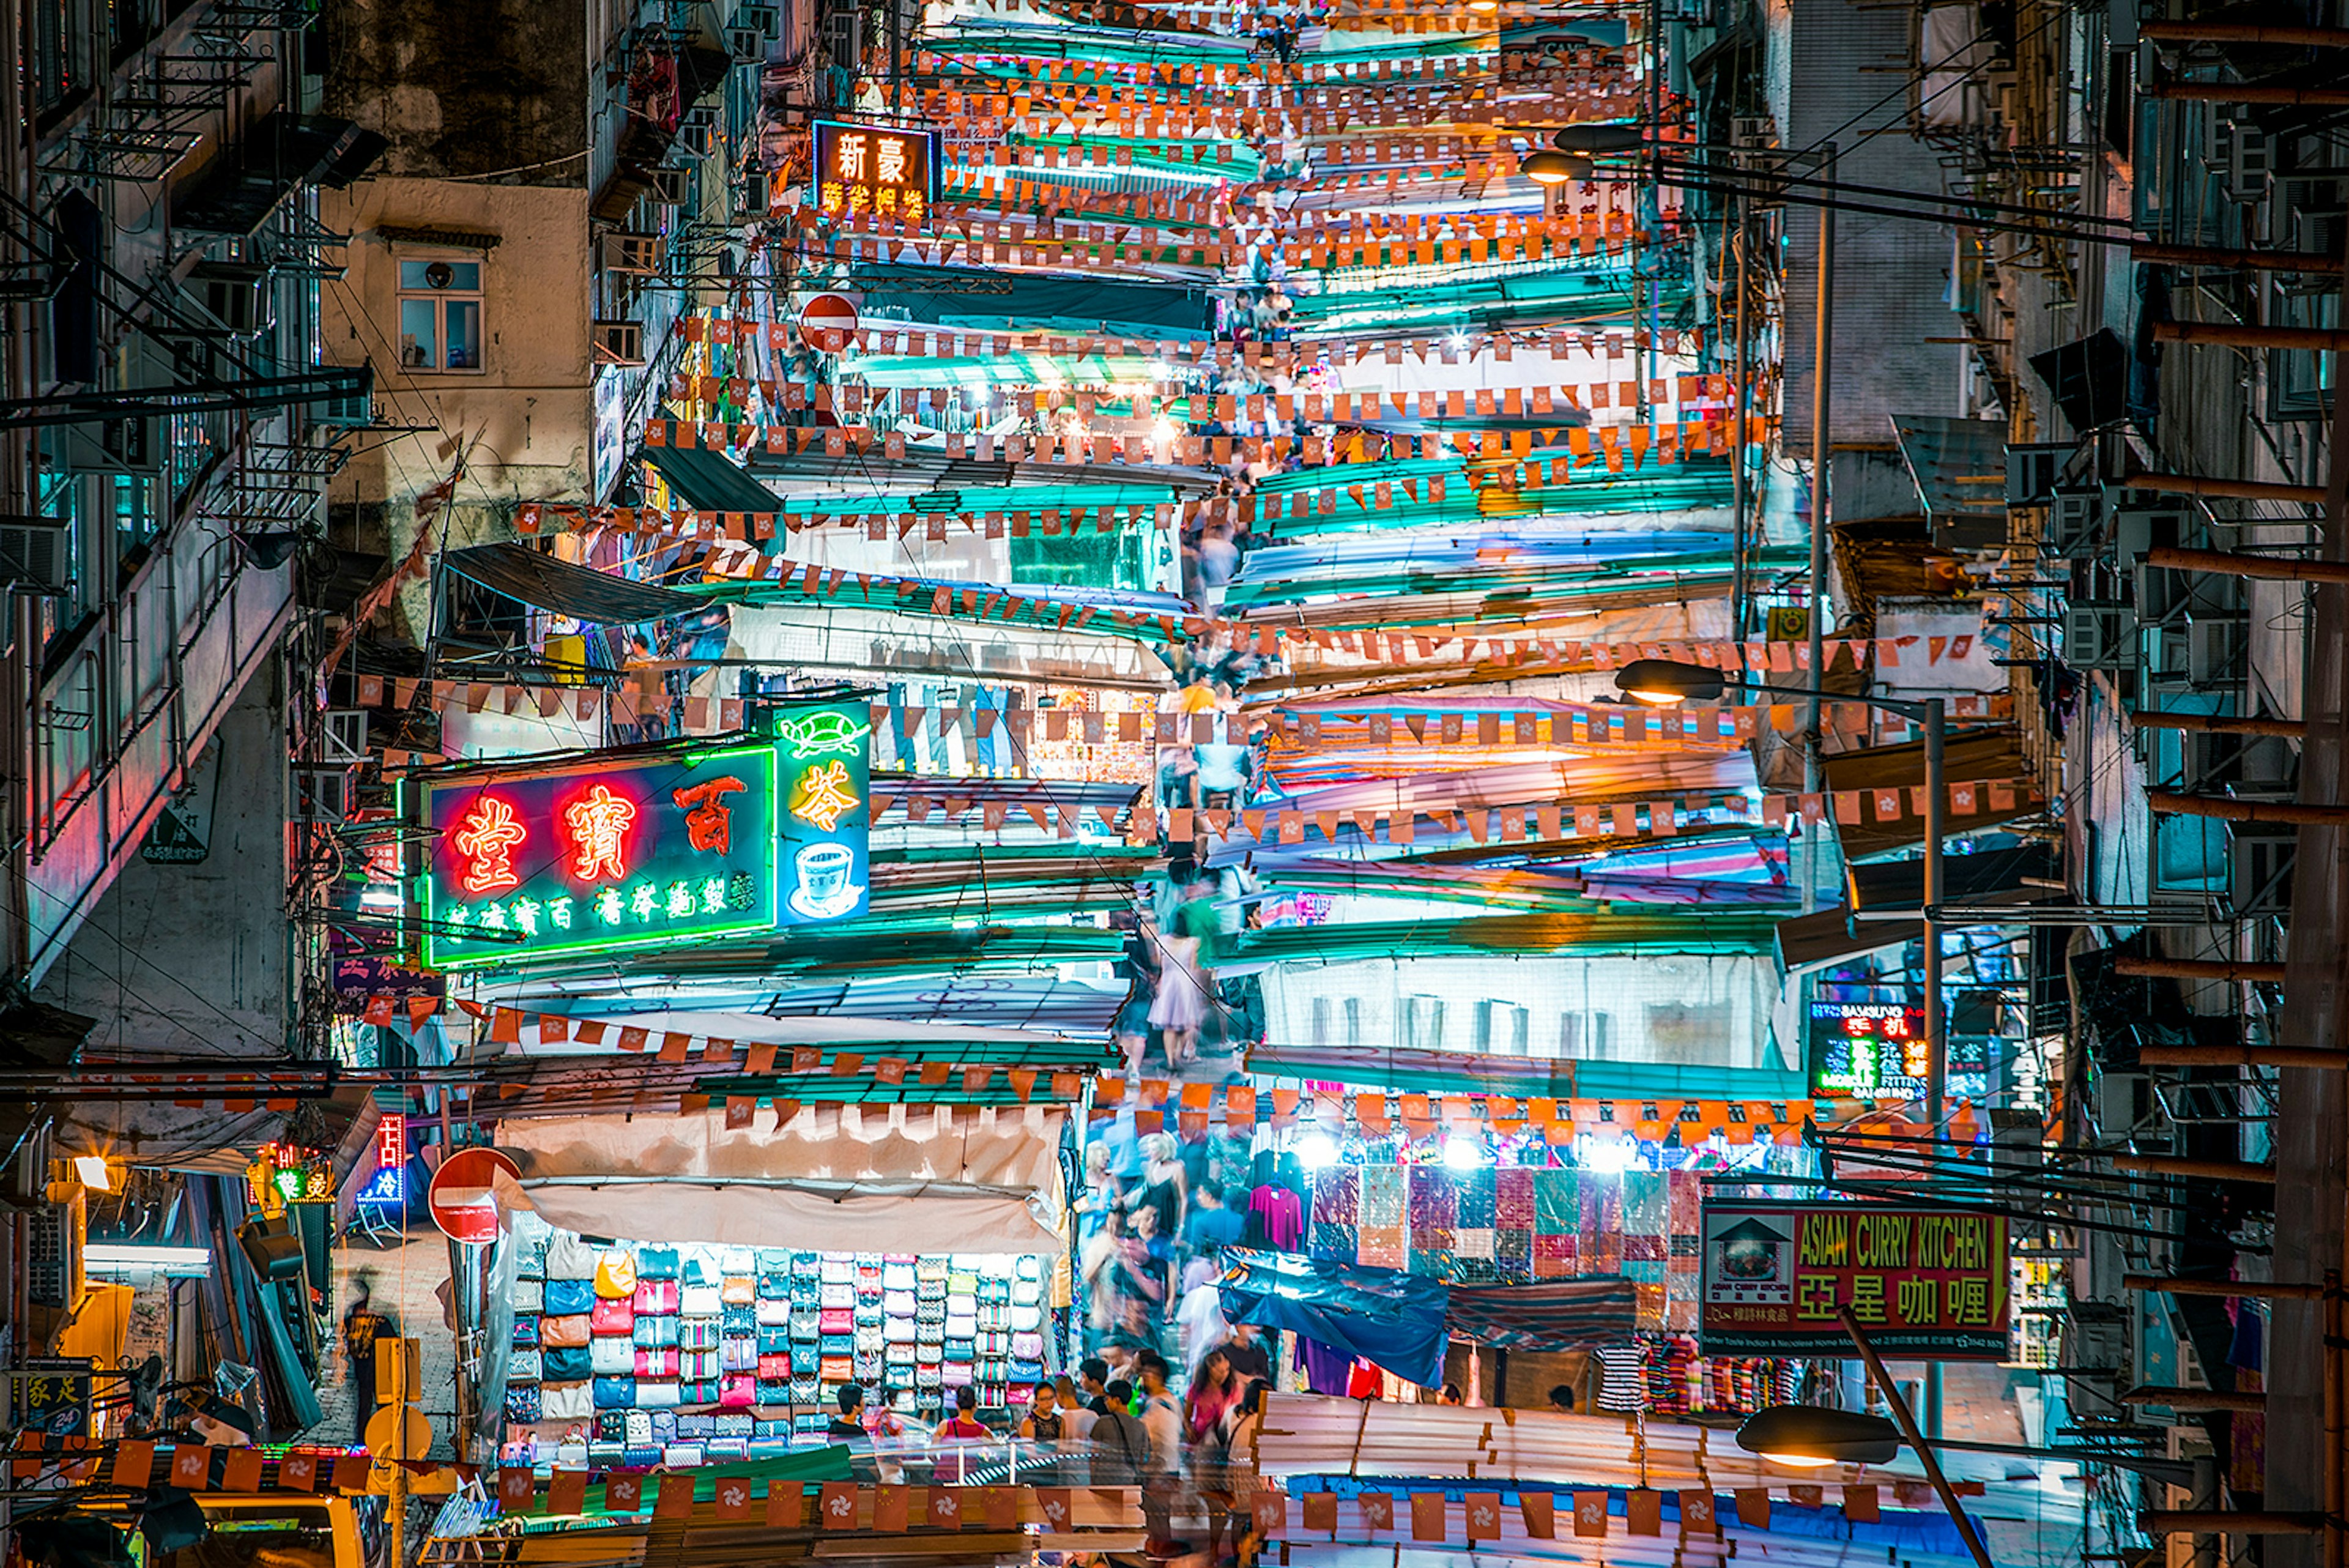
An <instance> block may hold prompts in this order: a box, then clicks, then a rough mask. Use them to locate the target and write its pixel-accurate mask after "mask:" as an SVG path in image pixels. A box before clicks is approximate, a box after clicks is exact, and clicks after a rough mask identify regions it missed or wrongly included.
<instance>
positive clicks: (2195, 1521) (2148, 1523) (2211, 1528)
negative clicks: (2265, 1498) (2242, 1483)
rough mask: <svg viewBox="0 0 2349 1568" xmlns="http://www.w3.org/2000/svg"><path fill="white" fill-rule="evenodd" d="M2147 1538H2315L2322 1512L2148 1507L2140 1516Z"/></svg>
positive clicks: (2321, 1520) (2320, 1525)
mask: <svg viewBox="0 0 2349 1568" xmlns="http://www.w3.org/2000/svg"><path fill="white" fill-rule="evenodd" d="M2137 1522H2138V1523H2140V1524H2142V1525H2143V1526H2144V1527H2145V1532H2146V1533H2147V1534H2148V1535H2193V1534H2205V1535H2313V1534H2315V1533H2316V1532H2318V1531H2320V1530H2323V1528H2324V1516H2323V1514H2321V1513H2235V1512H2231V1511H2229V1510H2226V1509H2220V1508H2204V1509H2185V1508H2148V1509H2147V1510H2145V1511H2142V1512H2141V1513H2139V1514H2138V1515H2137Z"/></svg>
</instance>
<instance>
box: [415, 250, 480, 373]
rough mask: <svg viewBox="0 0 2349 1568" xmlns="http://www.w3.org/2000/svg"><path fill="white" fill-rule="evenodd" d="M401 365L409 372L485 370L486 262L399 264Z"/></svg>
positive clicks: (419, 262) (417, 262)
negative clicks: (483, 268) (483, 311)
mask: <svg viewBox="0 0 2349 1568" xmlns="http://www.w3.org/2000/svg"><path fill="white" fill-rule="evenodd" d="M399 363H400V365H401V366H402V368H404V369H410V370H456V371H460V372H461V371H473V370H479V369H481V263H480V262H477V261H404V262H401V263H400V264H399Z"/></svg>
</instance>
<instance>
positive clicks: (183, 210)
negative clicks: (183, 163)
mask: <svg viewBox="0 0 2349 1568" xmlns="http://www.w3.org/2000/svg"><path fill="white" fill-rule="evenodd" d="M389 145H390V143H389V142H388V141H386V140H384V139H383V138H382V137H381V136H378V135H377V134H376V133H375V132H374V131H372V130H364V129H362V128H361V127H359V126H357V125H355V124H353V123H352V122H351V121H349V120H347V119H335V118H334V117H333V116H331V115H324V114H289V113H287V112H285V110H283V109H279V110H275V111H273V112H272V113H269V114H266V115H264V116H263V117H262V119H261V121H260V123H259V124H257V125H255V126H254V128H253V129H252V130H248V131H246V132H245V133H244V138H243V140H241V141H239V142H238V143H237V145H236V148H235V150H234V151H232V152H231V153H230V154H229V155H228V156H227V157H226V158H224V159H222V160H221V161H218V162H217V163H215V164H214V165H213V166H212V168H210V169H208V170H207V171H204V172H203V173H202V174H201V175H199V176H198V177H197V178H196V179H195V180H194V181H193V182H191V185H190V187H189V188H188V189H187V190H186V191H184V192H181V193H179V194H177V195H175V196H174V197H173V199H172V202H171V223H172V225H173V226H174V227H176V228H181V229H184V230H187V231H188V232H189V233H191V234H252V233H253V232H254V230H255V229H258V228H259V227H261V225H262V223H264V221H265V220H266V219H267V218H268V216H269V214H270V213H273V212H274V211H275V210H276V207H277V203H278V202H282V201H284V200H285V197H286V194H287V193H288V192H291V191H292V190H293V189H294V188H295V186H297V185H328V186H333V187H336V188H340V187H342V186H345V185H347V184H349V183H350V182H352V181H353V180H356V179H357V178H358V177H359V176H360V175H361V174H363V173H365V172H366V171H367V168H368V166H369V165H370V164H372V163H374V162H375V161H376V160H377V159H378V158H380V157H381V156H383V152H384V149H385V148H387V147H388V146H389Z"/></svg>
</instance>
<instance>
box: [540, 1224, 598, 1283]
mask: <svg viewBox="0 0 2349 1568" xmlns="http://www.w3.org/2000/svg"><path fill="white" fill-rule="evenodd" d="M595 1257H596V1250H595V1248H593V1247H591V1246H589V1245H588V1244H587V1243H586V1242H585V1241H581V1240H580V1239H579V1238H578V1237H576V1236H574V1235H573V1234H572V1233H571V1232H570V1231H556V1232H555V1233H554V1235H553V1236H552V1237H551V1238H549V1239H548V1241H547V1243H546V1278H547V1282H548V1283H550V1284H552V1283H553V1282H555V1281H556V1280H593V1279H594V1278H595Z"/></svg>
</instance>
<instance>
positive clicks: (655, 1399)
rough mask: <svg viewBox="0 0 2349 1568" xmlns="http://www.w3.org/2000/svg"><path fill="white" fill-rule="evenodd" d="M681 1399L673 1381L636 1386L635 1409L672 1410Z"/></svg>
mask: <svg viewBox="0 0 2349 1568" xmlns="http://www.w3.org/2000/svg"><path fill="white" fill-rule="evenodd" d="M682 1397H683V1396H682V1394H680V1393H679V1391H678V1386H677V1385H676V1383H675V1382H673V1381H665V1382H655V1383H646V1382H642V1381H639V1382H638V1383H637V1384H636V1408H638V1409H639V1410H674V1409H676V1408H677V1407H678V1401H679V1400H680V1399H681V1398H682Z"/></svg>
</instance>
